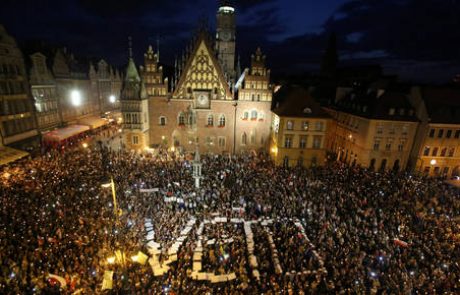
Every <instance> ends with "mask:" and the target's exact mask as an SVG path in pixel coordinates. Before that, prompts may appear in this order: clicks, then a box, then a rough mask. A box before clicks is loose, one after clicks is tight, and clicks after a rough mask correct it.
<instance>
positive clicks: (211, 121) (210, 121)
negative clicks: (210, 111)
mask: <svg viewBox="0 0 460 295" xmlns="http://www.w3.org/2000/svg"><path fill="white" fill-rule="evenodd" d="M208 126H214V116H213V115H208Z"/></svg>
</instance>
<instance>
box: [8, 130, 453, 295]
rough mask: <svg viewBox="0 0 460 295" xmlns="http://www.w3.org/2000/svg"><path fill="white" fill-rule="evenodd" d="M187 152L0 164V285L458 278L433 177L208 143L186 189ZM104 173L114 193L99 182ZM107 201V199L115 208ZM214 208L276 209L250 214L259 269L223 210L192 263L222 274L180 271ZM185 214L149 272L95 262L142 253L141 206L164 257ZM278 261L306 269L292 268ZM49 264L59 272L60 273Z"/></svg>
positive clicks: (133, 288)
mask: <svg viewBox="0 0 460 295" xmlns="http://www.w3.org/2000/svg"><path fill="white" fill-rule="evenodd" d="M110 136H112V134H110ZM189 159H192V157H190V158H188V157H186V156H181V155H172V154H168V153H166V152H160V153H159V154H156V155H153V154H138V153H134V152H130V151H126V150H111V149H109V148H106V147H103V146H102V145H97V144H93V145H91V146H90V147H89V148H83V147H81V145H75V146H74V147H69V148H67V149H66V150H65V151H64V152H62V151H54V150H50V151H48V152H46V153H45V154H43V155H41V156H38V157H36V158H34V159H31V160H23V161H21V162H16V163H13V164H10V165H8V166H5V167H2V168H1V170H0V184H1V185H0V198H1V212H0V216H1V218H0V293H1V294H105V293H108V294H260V293H264V294H284V293H287V294H297V293H298V294H318V293H325V294H326V293H330V294H335V293H339V294H340V293H343V294H348V293H359V294H361V293H373V292H375V293H377V292H380V293H388V294H395V293H404V294H412V293H417V292H418V293H433V294H438V293H439V294H441V293H450V294H454V293H458V292H460V266H459V263H460V219H459V218H460V195H459V191H458V190H457V189H455V188H452V187H449V186H447V185H446V184H444V183H443V182H442V181H440V180H438V179H430V178H425V177H422V176H416V175H410V174H406V173H392V172H386V173H377V172H372V171H368V170H367V169H364V168H361V167H346V166H344V165H342V164H340V163H331V164H328V165H326V166H325V167H316V168H308V169H305V168H299V167H295V168H283V167H275V166H274V165H273V163H272V162H271V161H270V160H269V158H267V157H266V156H264V155H258V156H256V155H253V154H247V155H239V156H231V157H230V156H216V155H212V156H211V155H210V156H204V157H202V165H203V179H202V183H201V188H199V189H197V188H195V185H194V179H193V178H192V162H191V161H190V160H189ZM110 178H113V180H114V183H115V187H116V199H117V204H114V201H113V196H112V192H111V190H110V188H107V187H106V186H103V184H104V183H107V182H108V181H109V180H110ZM153 188H155V190H154V192H151V193H145V192H144V191H143V190H145V189H153ZM115 205H117V206H118V208H120V209H121V210H120V212H116V214H115V213H114V206H115ZM235 207H237V208H241V209H240V210H238V211H235V210H234V208H235ZM216 214H218V215H219V216H223V217H228V218H229V219H230V218H232V217H234V218H236V217H237V218H242V219H244V220H247V221H251V220H260V219H261V218H267V219H273V220H278V221H277V222H276V223H272V224H270V225H267V226H262V225H261V224H260V223H257V224H254V225H253V226H252V231H253V234H254V243H255V250H254V255H255V256H256V258H257V264H258V266H257V270H258V273H259V274H260V277H258V278H257V277H255V276H254V272H253V270H254V269H252V266H250V263H249V256H248V252H247V249H246V246H245V245H246V243H247V240H246V237H245V233H244V231H243V228H242V226H241V225H232V224H230V223H228V224H222V225H213V226H211V227H207V228H205V229H204V233H205V234H206V235H207V239H208V240H213V242H212V243H211V244H210V245H206V247H205V249H204V254H203V261H202V264H203V271H207V272H212V273H215V274H224V273H229V272H234V273H236V279H234V280H231V281H228V282H221V283H212V282H209V281H200V280H196V279H194V278H193V277H192V276H191V275H190V272H191V270H192V268H193V253H194V250H195V248H196V247H197V241H198V240H199V234H198V233H197V227H198V225H199V224H201V223H202V222H203V221H204V220H207V219H212V216H215V215H216ZM192 217H193V218H196V219H197V222H196V223H197V226H196V227H194V228H193V230H192V231H190V233H188V236H187V239H186V240H185V241H184V242H183V244H182V246H181V248H180V250H179V252H178V253H177V260H176V261H175V262H173V263H171V264H170V265H168V267H169V270H168V271H167V272H166V273H165V274H163V275H160V276H155V275H154V273H153V272H152V269H151V267H150V266H149V264H148V263H147V264H145V265H141V264H139V263H134V262H127V263H125V264H123V265H117V264H110V263H108V262H107V258H108V257H110V256H113V253H114V252H115V251H116V250H117V249H122V250H123V251H124V252H125V253H126V254H127V256H128V257H130V255H133V254H135V253H137V252H138V251H142V252H143V253H149V251H148V248H147V246H146V244H147V241H146V240H145V235H146V229H145V226H144V221H145V219H146V218H149V219H151V220H152V225H153V227H154V232H155V242H157V243H159V244H161V245H162V248H161V249H162V254H161V256H162V257H160V260H167V255H168V253H167V249H169V248H170V246H171V245H172V244H173V242H174V240H175V238H177V237H178V236H179V234H180V232H181V230H182V229H183V228H184V226H185V224H186V223H187V222H188V221H189V220H190V218H192ZM283 218H285V219H286V220H298V221H300V222H301V224H302V226H303V228H304V229H305V234H306V235H307V236H308V238H309V241H310V242H311V243H312V244H313V245H314V249H315V250H316V252H317V254H318V256H319V257H320V258H321V260H322V261H323V262H324V268H325V272H324V273H323V272H317V273H315V271H316V270H318V269H319V268H320V267H321V266H320V263H319V260H317V259H316V258H315V259H314V258H313V254H312V253H313V248H312V247H309V246H308V245H307V244H306V243H305V242H304V240H305V238H303V237H302V236H301V235H300V234H299V228H298V227H297V226H296V225H295V224H294V221H286V222H283V221H282V220H283ZM268 231H269V232H270V233H271V235H272V236H271V237H272V238H273V240H274V244H275V245H276V249H277V251H278V255H277V258H276V259H279V262H280V266H281V268H282V269H283V271H282V272H281V273H279V272H278V271H277V270H276V267H275V262H274V254H273V250H272V249H271V248H270V245H269V235H268V234H267V232H268ZM229 239H231V242H229ZM224 240H225V241H226V242H225V241H224ZM106 270H113V271H114V276H113V286H112V289H109V290H104V291H103V290H102V288H101V285H102V281H103V276H104V272H105V271H106ZM291 270H292V271H295V272H296V273H297V272H299V273H303V272H308V273H312V274H314V275H311V274H310V275H306V276H302V275H293V274H292V273H291ZM310 271H311V272H310ZM50 274H54V275H58V276H61V277H63V278H64V279H65V285H66V286H65V287H64V286H63V285H64V284H63V283H62V282H61V283H57V282H56V281H54V280H52V279H50V278H49V275H50Z"/></svg>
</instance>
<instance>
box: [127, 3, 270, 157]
mask: <svg viewBox="0 0 460 295" xmlns="http://www.w3.org/2000/svg"><path fill="white" fill-rule="evenodd" d="M235 48H236V14H235V8H234V7H233V6H232V5H231V4H229V2H228V1H222V2H221V4H220V6H219V8H218V12H217V29H216V35H215V38H212V37H211V36H210V34H209V32H208V31H207V30H205V29H202V30H200V32H199V33H198V34H197V35H196V36H195V37H194V38H193V40H192V42H191V45H190V46H188V47H187V48H186V50H185V54H184V56H183V57H182V58H181V59H180V60H178V61H176V62H175V71H174V77H171V79H168V78H166V77H165V75H164V73H163V68H162V66H160V54H159V52H158V50H157V51H156V52H155V51H154V50H153V48H152V47H151V46H150V47H149V48H148V50H147V52H146V53H145V55H144V66H143V67H140V68H139V69H138V68H137V67H136V65H135V63H134V61H133V59H132V58H130V60H129V63H128V68H127V73H126V76H125V81H124V86H123V91H122V95H121V110H122V114H123V141H124V144H125V145H126V147H127V148H129V149H133V150H144V149H146V148H155V149H158V148H163V149H168V150H171V151H182V152H193V151H195V149H196V146H198V147H199V149H200V152H202V153H214V154H222V153H240V152H244V151H262V150H263V151H266V150H268V146H269V139H270V126H271V111H270V110H271V103H272V87H271V85H270V71H269V70H268V69H267V68H266V65H265V56H264V55H263V53H262V51H261V49H260V48H257V50H256V51H255V53H254V54H253V55H252V56H251V66H250V68H247V69H245V70H244V71H241V70H240V68H239V62H238V65H236V63H237V62H236V60H237V58H235V56H236V53H235V50H236V49H235Z"/></svg>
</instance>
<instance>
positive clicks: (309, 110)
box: [303, 108, 312, 114]
mask: <svg viewBox="0 0 460 295" xmlns="http://www.w3.org/2000/svg"><path fill="white" fill-rule="evenodd" d="M303 113H304V114H311V113H312V111H311V109H310V108H304V109H303Z"/></svg>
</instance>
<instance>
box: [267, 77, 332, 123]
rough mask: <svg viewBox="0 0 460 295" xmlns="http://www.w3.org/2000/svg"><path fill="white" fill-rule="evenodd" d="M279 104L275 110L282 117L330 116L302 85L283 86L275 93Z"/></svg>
mask: <svg viewBox="0 0 460 295" xmlns="http://www.w3.org/2000/svg"><path fill="white" fill-rule="evenodd" d="M275 99H276V101H277V102H278V103H277V104H278V106H277V107H275V109H274V110H273V112H274V113H275V114H277V115H278V116H280V117H299V118H330V116H329V115H328V114H327V113H326V112H325V111H324V110H323V108H321V106H320V105H319V103H317V102H316V101H315V100H314V99H313V97H312V96H311V95H310V93H309V91H308V90H307V89H305V88H304V87H302V86H298V85H286V86H282V87H281V89H280V90H278V92H276V93H275Z"/></svg>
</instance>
